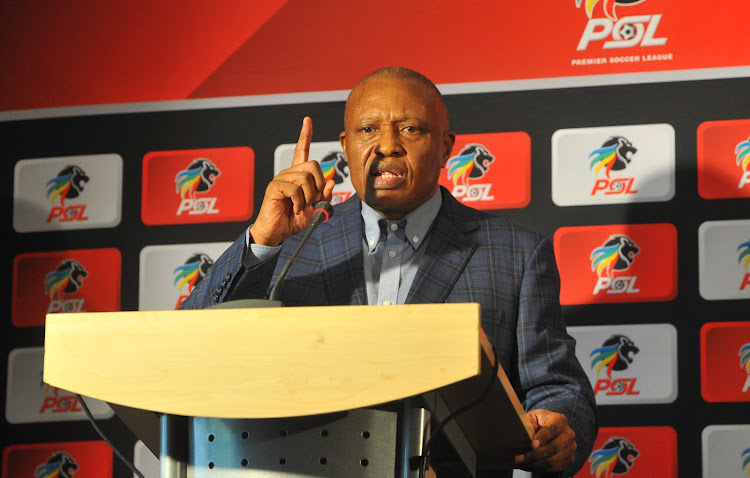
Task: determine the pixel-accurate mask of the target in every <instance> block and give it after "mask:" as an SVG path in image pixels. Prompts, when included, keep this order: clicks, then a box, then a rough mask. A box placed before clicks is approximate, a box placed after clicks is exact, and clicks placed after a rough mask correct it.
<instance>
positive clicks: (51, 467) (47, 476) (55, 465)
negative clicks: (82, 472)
mask: <svg viewBox="0 0 750 478" xmlns="http://www.w3.org/2000/svg"><path fill="white" fill-rule="evenodd" d="M77 469H78V463H76V462H75V460H74V459H73V457H72V456H70V455H68V454H67V453H64V452H57V453H55V454H54V455H52V456H51V457H50V459H49V460H47V462H46V463H44V464H43V465H39V466H37V467H36V470H34V478H73V473H74V472H75V471H76V470H77Z"/></svg>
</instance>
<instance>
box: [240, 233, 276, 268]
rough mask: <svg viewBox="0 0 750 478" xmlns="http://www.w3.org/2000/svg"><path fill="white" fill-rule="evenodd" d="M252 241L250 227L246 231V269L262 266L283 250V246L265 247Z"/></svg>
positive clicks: (243, 263) (243, 259)
mask: <svg viewBox="0 0 750 478" xmlns="http://www.w3.org/2000/svg"><path fill="white" fill-rule="evenodd" d="M250 239H251V238H250V228H249V227H248V228H247V229H246V230H245V257H243V258H242V265H243V266H244V267H245V269H251V268H253V267H255V266H257V265H258V264H262V263H263V262H265V261H267V260H269V259H271V258H272V257H274V256H275V255H277V254H278V253H279V251H280V250H281V245H278V246H264V245H262V244H255V243H254V242H252V241H251V240H250Z"/></svg>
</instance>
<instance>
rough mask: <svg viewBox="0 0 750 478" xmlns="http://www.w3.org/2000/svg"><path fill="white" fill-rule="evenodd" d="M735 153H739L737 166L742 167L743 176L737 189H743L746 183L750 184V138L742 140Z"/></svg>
mask: <svg viewBox="0 0 750 478" xmlns="http://www.w3.org/2000/svg"><path fill="white" fill-rule="evenodd" d="M734 154H736V155H737V166H739V167H740V168H742V177H741V178H740V183H739V184H738V185H737V189H742V188H744V187H745V185H746V184H750V169H749V168H748V165H750V138H748V140H747V141H741V142H740V143H739V144H738V145H737V147H736V148H734Z"/></svg>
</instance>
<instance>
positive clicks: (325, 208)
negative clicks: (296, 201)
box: [315, 201, 333, 222]
mask: <svg viewBox="0 0 750 478" xmlns="http://www.w3.org/2000/svg"><path fill="white" fill-rule="evenodd" d="M318 214H322V215H323V216H324V217H325V219H324V220H323V222H326V221H327V220H329V219H330V218H331V216H333V206H331V203H329V202H328V201H319V202H318V203H317V204H316V205H315V215H316V216H317V215H318Z"/></svg>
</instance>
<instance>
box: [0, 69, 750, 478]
mask: <svg viewBox="0 0 750 478" xmlns="http://www.w3.org/2000/svg"><path fill="white" fill-rule="evenodd" d="M748 91H750V80H749V79H746V78H738V79H722V80H700V81H686V82H665V83H647V84H637V85H618V86H600V87H582V88H566V89H545V90H534V91H513V92H495V93H477V94H460V95H449V96H447V97H446V101H447V104H448V108H449V111H450V114H451V119H452V126H453V129H454V131H455V132H456V133H457V134H470V133H485V132H502V131H526V132H527V133H529V135H530V137H531V154H532V192H531V202H530V203H529V205H528V206H527V207H525V208H523V209H511V210H499V211H495V213H497V214H500V215H504V216H506V217H509V218H511V219H514V220H517V221H519V222H521V223H522V224H525V225H527V226H528V227H530V228H532V229H534V230H536V231H538V232H540V233H542V234H544V235H546V236H548V237H550V238H552V236H553V234H554V232H555V230H556V229H557V228H558V227H562V226H577V225H595V224H627V223H655V222H670V223H672V224H674V225H675V226H676V227H677V230H678V293H677V297H676V298H675V299H674V300H672V301H669V302H649V303H623V304H592V305H579V306H566V307H564V308H563V312H564V314H565V317H566V320H567V323H568V325H569V326H579V325H605V324H649V323H671V324H673V325H674V326H675V327H676V329H677V339H678V363H679V367H678V368H679V370H678V397H677V399H676V400H675V401H674V402H673V403H669V404H658V405H628V406H620V405H606V406H602V407H600V414H601V426H603V427H610V426H639V425H640V426H671V427H673V428H674V429H675V430H676V431H677V434H678V464H679V470H680V475H681V476H699V475H700V472H699V471H698V470H700V468H701V432H702V430H703V428H704V427H706V426H707V425H712V424H743V423H750V414H748V409H747V404H746V403H708V402H705V401H704V400H703V398H702V397H701V393H700V357H699V332H700V327H701V326H702V325H703V324H705V323H708V322H714V321H740V320H747V308H748V307H747V306H748V301H747V300H722V301H706V300H704V299H702V298H701V297H700V295H699V293H698V227H699V226H700V224H701V223H702V222H704V221H708V220H712V221H713V220H728V219H747V218H748V217H750V216H749V215H748V212H750V200H749V199H724V200H704V199H702V198H701V197H700V196H699V195H698V189H697V168H696V157H697V153H696V130H697V128H698V125H699V124H700V123H701V122H704V121H709V120H727V119H744V118H750V95H748ZM343 107H344V104H343V102H340V101H339V102H329V103H310V104H293V105H277V106H256V107H250V106H242V107H234V108H221V109H201V110H185V111H169V112H158V111H156V112H142V113H123V114H112V115H90V116H79V117H59V118H47V119H29V120H20V121H6V122H0V151H1V153H0V154H2V168H3V174H2V175H0V181H2V185H0V191H3V192H4V198H5V200H4V204H5V207H3V208H2V211H1V212H0V214H2V215H3V221H2V223H3V224H5V226H3V227H4V228H5V230H4V231H3V232H4V237H5V238H6V240H5V241H3V242H4V243H5V244H6V246H5V247H6V248H8V252H7V253H6V254H5V255H4V264H5V270H6V273H5V274H4V275H3V276H2V281H3V282H2V285H3V287H2V289H3V290H5V291H6V304H7V307H6V311H7V312H6V320H5V321H4V323H3V325H1V326H0V331H1V332H0V333H1V334H2V337H3V340H2V344H3V351H2V354H0V360H2V367H0V370H1V371H0V373H2V375H3V378H4V380H3V383H7V363H8V354H9V353H10V351H11V350H12V349H14V348H21V347H34V346H41V345H43V341H44V329H43V327H27V328H16V327H15V326H13V325H12V324H11V320H10V311H11V290H12V270H13V267H12V265H13V259H14V257H15V256H16V255H17V254H19V253H24V252H41V251H55V250H66V249H88V248H101V247H115V248H117V249H119V250H120V252H121V254H122V261H123V263H122V301H121V304H122V310H137V309H138V278H139V270H138V269H139V255H140V252H141V249H142V248H143V247H145V246H147V245H159V244H181V243H201V242H221V241H231V240H233V239H235V238H236V237H237V235H239V234H240V233H241V232H242V231H243V230H244V228H245V227H246V226H247V223H238V222H234V223H212V224H197V225H177V226H146V225H144V224H143V222H142V221H141V217H140V207H141V172H142V161H143V156H144V155H145V154H146V153H148V152H149V151H162V150H172V149H192V148H212V147H226V146H250V147H251V148H253V150H254V151H255V157H256V173H255V211H254V213H257V209H258V207H259V205H260V203H261V200H262V197H263V191H264V188H265V184H266V183H267V182H268V181H269V180H270V179H271V177H272V175H273V154H274V150H275V148H276V147H277V146H278V145H280V144H284V143H294V142H296V140H297V136H298V134H299V126H300V124H301V120H302V118H303V117H304V116H305V115H309V116H311V117H312V118H313V124H314V134H313V141H334V140H336V139H337V138H338V133H339V131H340V130H341V129H342V124H343ZM651 123H669V124H671V125H672V126H673V127H674V129H675V138H676V180H675V187H676V192H675V195H674V198H673V199H672V200H670V201H667V202H653V203H635V204H620V205H596V206H574V207H558V206H556V205H555V204H554V203H553V202H552V199H551V159H550V158H551V138H552V134H553V133H554V132H555V131H556V130H557V129H562V128H579V127H597V126H608V125H631V124H651ZM99 153H117V154H119V155H121V156H122V158H123V160H124V172H123V193H122V203H123V210H122V221H121V223H120V225H119V226H117V227H115V228H111V229H92V230H76V231H69V232H41V233H24V234H20V233H17V232H15V231H14V230H13V228H12V200H13V199H12V191H13V184H12V183H13V170H14V165H15V163H16V162H17V161H18V160H20V159H25V158H41V157H55V156H68V155H83V154H99ZM666 378H667V377H665V379H666ZM0 402H1V403H2V408H3V410H4V409H5V394H0ZM0 423H1V425H0V426H1V427H2V431H1V432H0V437H2V438H0V446H2V447H6V446H8V445H11V444H25V443H47V442H56V441H78V440H96V439H99V437H98V435H97V434H96V432H95V431H94V430H93V428H92V427H91V426H90V424H89V423H88V422H86V421H68V422H57V423H36V424H9V423H8V422H7V421H6V419H5V416H4V415H3V417H2V419H0ZM101 427H102V428H103V429H104V431H105V432H106V433H108V434H109V435H110V437H111V438H112V440H113V441H114V442H115V443H116V444H117V446H118V447H119V448H120V449H121V450H122V451H124V452H125V454H126V456H128V457H130V458H132V450H133V445H134V443H135V441H136V438H135V436H133V434H132V433H130V431H129V430H128V429H127V428H126V427H125V426H124V425H123V424H122V423H121V422H120V421H119V419H118V418H117V417H114V418H111V419H109V420H105V421H103V422H101ZM114 476H115V478H125V477H130V476H132V473H131V472H130V471H129V470H128V469H127V468H126V467H125V466H124V465H123V464H122V463H121V462H120V461H119V460H118V459H117V458H116V457H115V462H114Z"/></svg>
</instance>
